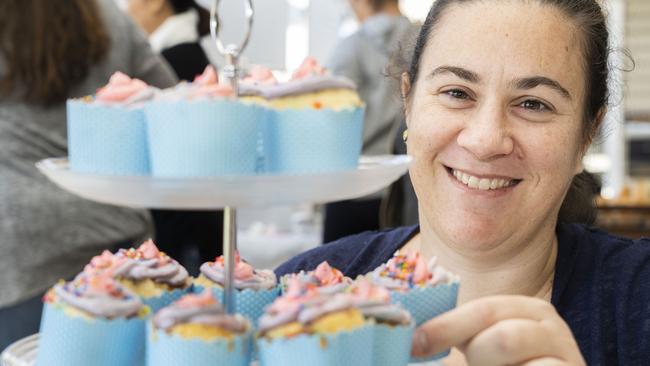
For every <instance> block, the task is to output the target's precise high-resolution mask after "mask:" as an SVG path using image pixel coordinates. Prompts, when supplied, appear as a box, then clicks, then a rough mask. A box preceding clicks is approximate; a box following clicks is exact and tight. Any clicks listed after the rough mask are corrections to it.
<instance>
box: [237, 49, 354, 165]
mask: <svg viewBox="0 0 650 366" xmlns="http://www.w3.org/2000/svg"><path fill="white" fill-rule="evenodd" d="M258 78H260V77H258ZM241 89H242V93H244V94H245V95H256V96H259V97H261V98H264V99H265V100H266V101H267V102H268V105H269V106H270V107H271V108H272V120H271V121H272V122H271V129H270V131H269V132H270V135H269V138H268V140H269V142H268V144H267V145H265V156H266V161H267V163H268V166H267V171H268V172H270V173H272V174H305V173H322V172H332V171H341V170H348V169H356V167H357V164H358V160H359V155H360V153H361V147H362V141H363V113H364V105H363V103H362V101H361V100H360V98H359V96H358V94H357V92H356V86H355V85H354V83H353V82H351V81H350V80H348V79H346V78H343V77H336V76H332V75H330V74H328V73H327V71H326V70H325V68H323V67H322V66H320V65H319V64H318V62H317V61H316V60H315V59H313V58H307V59H306V60H305V61H304V62H303V64H302V65H301V66H300V68H299V69H298V70H296V72H294V73H293V76H292V78H291V80H289V81H287V82H283V83H273V81H272V80H271V79H270V78H268V79H267V81H266V82H264V83H262V82H260V83H258V84H257V85H246V83H243V84H242V88H241Z"/></svg>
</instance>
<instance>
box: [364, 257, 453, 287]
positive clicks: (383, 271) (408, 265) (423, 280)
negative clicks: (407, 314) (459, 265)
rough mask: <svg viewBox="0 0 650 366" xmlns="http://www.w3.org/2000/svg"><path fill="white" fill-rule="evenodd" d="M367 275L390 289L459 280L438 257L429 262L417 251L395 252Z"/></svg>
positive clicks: (433, 284) (376, 282)
mask: <svg viewBox="0 0 650 366" xmlns="http://www.w3.org/2000/svg"><path fill="white" fill-rule="evenodd" d="M367 277H369V278H370V279H371V280H372V282H374V283H375V284H377V285H380V286H383V287H386V288H388V289H390V290H408V289H410V288H414V287H425V286H435V285H438V284H444V283H451V282H456V281H458V280H457V278H456V276H455V275H453V274H451V273H450V272H449V271H447V270H446V269H444V268H443V267H442V266H439V265H438V264H437V258H436V257H433V258H431V260H430V261H429V262H428V263H427V262H426V261H425V260H424V257H422V255H421V254H420V253H419V252H417V251H409V252H406V253H402V252H401V251H397V252H395V254H394V255H393V257H392V258H391V259H389V260H388V262H386V263H384V264H382V265H380V266H379V267H377V268H376V269H375V270H374V271H372V272H371V273H370V274H369V275H368V276H367Z"/></svg>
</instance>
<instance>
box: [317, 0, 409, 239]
mask: <svg viewBox="0 0 650 366" xmlns="http://www.w3.org/2000/svg"><path fill="white" fill-rule="evenodd" d="M349 4H350V8H351V9H352V11H353V12H354V15H355V17H356V18H357V20H358V21H359V23H360V27H359V30H358V31H357V32H355V33H354V34H352V35H350V36H349V37H347V38H345V39H343V40H342V41H341V42H340V43H339V44H338V45H337V46H336V47H335V48H334V50H333V52H332V55H331V56H330V58H329V61H328V63H327V67H328V68H329V69H330V70H332V72H333V73H334V74H338V75H343V76H345V77H347V78H349V79H351V80H352V81H354V82H355V84H356V85H357V87H358V92H359V96H360V97H361V99H362V100H363V101H364V102H365V103H366V115H365V118H364V132H363V136H364V137H363V151H362V153H363V154H364V155H382V154H389V153H390V147H391V145H392V136H393V134H394V132H395V130H396V129H397V127H398V126H399V124H400V123H401V122H402V120H403V118H404V117H403V112H402V105H401V103H400V101H399V98H397V97H396V93H395V89H396V87H397V85H395V83H394V82H393V80H391V79H388V78H386V77H385V76H384V75H385V74H386V67H387V65H388V64H389V63H390V56H391V55H392V53H393V52H394V51H395V50H396V49H397V46H398V43H399V41H401V40H402V39H404V38H405V37H406V36H407V35H408V34H411V33H413V34H415V31H416V27H415V26H414V25H413V24H411V22H410V21H409V20H408V18H406V17H405V16H403V15H402V14H401V12H400V10H399V6H398V1H397V0H350V1H349ZM380 203H381V192H378V193H377V194H374V195H370V196H368V197H363V198H360V199H356V200H349V201H341V202H333V203H330V204H327V205H326V206H325V224H324V230H323V240H324V242H328V241H333V240H336V239H339V238H342V237H344V236H347V235H352V234H356V233H360V232H363V231H366V230H377V229H379V227H380V226H379V206H380Z"/></svg>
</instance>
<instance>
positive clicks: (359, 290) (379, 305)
mask: <svg viewBox="0 0 650 366" xmlns="http://www.w3.org/2000/svg"><path fill="white" fill-rule="evenodd" d="M348 293H349V294H350V296H351V297H352V299H353V302H354V304H355V306H356V307H357V308H358V309H359V310H360V311H361V313H362V314H363V315H364V316H365V317H366V318H372V319H375V320H377V321H378V322H380V323H389V324H402V325H406V324H409V323H410V322H411V314H410V313H409V312H408V311H406V310H405V309H404V308H402V307H401V306H400V305H397V304H391V302H390V293H389V291H388V290H387V289H386V288H384V287H381V286H377V285H374V284H372V283H371V282H370V281H368V280H367V279H365V278H360V279H358V280H356V281H355V282H354V283H353V284H352V286H350V288H349V292H348Z"/></svg>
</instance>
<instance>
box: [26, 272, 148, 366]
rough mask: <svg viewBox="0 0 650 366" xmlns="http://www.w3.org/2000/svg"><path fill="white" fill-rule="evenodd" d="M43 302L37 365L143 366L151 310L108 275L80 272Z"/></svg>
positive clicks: (56, 287) (48, 294) (53, 289)
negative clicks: (147, 318)
mask: <svg viewBox="0 0 650 366" xmlns="http://www.w3.org/2000/svg"><path fill="white" fill-rule="evenodd" d="M43 300H44V302H45V304H44V308H43V317H42V319H41V329H40V339H39V345H38V357H37V361H36V365H38V366H43V365H47V366H85V365H98V366H110V365H128V366H140V365H142V363H143V361H144V351H145V342H144V340H145V338H144V336H145V322H146V320H145V319H146V317H147V316H148V314H149V312H150V310H149V308H148V307H147V306H145V305H143V303H142V301H140V298H139V297H138V296H137V295H136V294H134V293H133V292H132V291H130V290H129V289H127V288H126V287H124V286H122V285H121V284H120V283H119V282H118V281H116V280H115V279H114V278H112V277H111V276H109V275H108V274H106V273H99V272H95V273H92V274H89V273H81V274H79V275H78V276H77V277H76V278H75V279H74V280H73V281H71V282H63V281H62V282H61V283H59V284H57V285H55V286H54V287H53V288H52V289H51V290H49V291H48V292H47V294H46V295H45V296H44V298H43Z"/></svg>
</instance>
